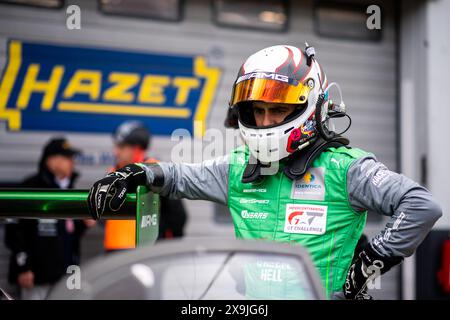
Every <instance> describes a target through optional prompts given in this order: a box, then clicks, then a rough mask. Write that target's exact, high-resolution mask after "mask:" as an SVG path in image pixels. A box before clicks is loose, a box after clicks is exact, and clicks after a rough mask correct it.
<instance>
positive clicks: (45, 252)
mask: <svg viewBox="0 0 450 320" xmlns="http://www.w3.org/2000/svg"><path fill="white" fill-rule="evenodd" d="M78 153H80V151H79V150H77V149H74V148H72V147H71V145H70V144H69V142H68V141H67V140H66V139H65V138H55V139H51V140H50V141H49V142H48V143H47V144H46V146H45V147H44V150H43V153H42V156H41V160H40V162H39V170H38V173H37V174H35V175H33V176H31V177H28V178H26V179H25V181H24V182H23V183H22V185H21V186H22V187H25V188H48V189H72V188H73V185H74V183H75V181H76V179H77V177H78V174H77V173H76V172H75V171H74V156H75V155H77V154H78ZM24 210H26V207H24ZM94 224H95V221H94V220H91V219H89V220H84V221H81V220H72V219H67V220H56V219H19V220H13V221H10V222H9V223H8V224H7V225H6V230H5V244H6V246H7V247H8V248H9V249H10V250H11V257H10V264H9V266H10V267H9V275H8V280H9V282H10V283H12V284H18V286H19V287H20V296H21V298H22V299H26V300H28V299H31V300H40V299H45V297H46V296H47V294H48V292H49V289H50V287H51V285H52V284H54V283H55V282H57V281H58V280H59V279H60V278H61V277H62V276H63V275H65V274H66V270H67V267H68V266H70V265H79V263H80V239H81V236H82V235H83V233H84V231H85V230H86V228H87V227H90V226H92V225H94Z"/></svg>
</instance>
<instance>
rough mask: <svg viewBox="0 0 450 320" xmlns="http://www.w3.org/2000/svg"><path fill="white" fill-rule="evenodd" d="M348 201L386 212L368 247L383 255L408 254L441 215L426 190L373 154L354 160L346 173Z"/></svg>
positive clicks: (402, 255)
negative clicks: (379, 228) (385, 219)
mask: <svg viewBox="0 0 450 320" xmlns="http://www.w3.org/2000/svg"><path fill="white" fill-rule="evenodd" d="M347 191H348V196H349V200H350V204H351V205H352V207H353V208H354V209H355V210H357V211H364V210H370V211H375V212H378V213H380V214H383V215H387V216H390V217H391V218H390V219H389V221H388V223H387V224H386V226H385V228H384V230H382V231H381V232H380V233H379V234H378V235H376V236H375V237H374V238H373V239H372V241H371V244H372V247H373V249H374V250H375V251H377V252H378V253H379V254H381V255H383V256H396V257H398V256H401V257H408V256H410V255H412V254H413V253H414V251H415V250H416V248H417V247H418V246H419V244H420V243H421V242H422V241H423V239H424V238H425V236H426V235H427V234H428V232H429V231H430V230H431V228H432V227H433V225H434V224H435V223H436V221H437V220H438V219H439V218H440V217H441V216H442V209H441V208H440V206H439V205H438V204H437V203H436V201H435V200H434V199H433V197H432V195H431V194H430V192H429V191H428V190H427V189H425V188H424V187H422V186H420V185H419V184H417V183H416V182H414V181H412V180H411V179H409V178H407V177H406V176H404V175H402V174H398V173H396V172H392V171H390V170H388V168H387V167H386V166H385V165H384V164H382V163H381V162H379V161H377V160H376V158H375V157H373V156H366V157H363V158H360V159H358V160H356V161H355V162H354V163H353V164H352V165H351V166H350V168H349V170H348V173H347Z"/></svg>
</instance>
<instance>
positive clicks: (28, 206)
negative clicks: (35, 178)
mask: <svg viewBox="0 0 450 320" xmlns="http://www.w3.org/2000/svg"><path fill="white" fill-rule="evenodd" d="M88 194H89V191H88V190H57V189H55V190H54V189H0V219H2V218H3V219H8V218H15V219H90V218H91V215H90V214H89V212H88V208H87V197H88ZM102 219H105V220H136V246H137V247H139V246H142V245H145V244H153V243H154V242H155V241H156V239H157V238H158V229H159V195H157V194H154V193H153V192H151V191H150V190H149V189H148V188H146V187H142V186H141V187H139V188H138V190H137V192H136V194H128V195H127V199H126V201H125V203H124V205H123V206H122V208H121V209H120V210H119V211H117V212H112V211H108V210H106V211H105V213H104V215H103V216H102Z"/></svg>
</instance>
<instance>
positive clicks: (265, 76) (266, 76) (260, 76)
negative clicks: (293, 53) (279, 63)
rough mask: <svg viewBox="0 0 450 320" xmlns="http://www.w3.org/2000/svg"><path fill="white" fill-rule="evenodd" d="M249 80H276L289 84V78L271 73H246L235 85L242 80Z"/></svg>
mask: <svg viewBox="0 0 450 320" xmlns="http://www.w3.org/2000/svg"><path fill="white" fill-rule="evenodd" d="M251 78H258V79H272V80H278V81H282V82H288V83H289V77H288V76H284V75H282V74H278V73H272V72H267V73H266V72H252V73H247V74H244V75H243V76H240V77H239V78H238V79H237V80H236V84H237V83H239V82H242V81H244V80H248V79H251Z"/></svg>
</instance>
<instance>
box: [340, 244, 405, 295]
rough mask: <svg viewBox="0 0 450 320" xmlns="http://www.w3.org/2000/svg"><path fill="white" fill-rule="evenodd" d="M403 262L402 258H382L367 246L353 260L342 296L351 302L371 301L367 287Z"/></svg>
mask: <svg viewBox="0 0 450 320" xmlns="http://www.w3.org/2000/svg"><path fill="white" fill-rule="evenodd" d="M402 261H403V258H402V257H383V256H381V255H380V254H378V253H377V252H376V251H375V250H373V249H372V247H371V245H370V244H367V245H366V246H365V248H364V250H362V251H361V253H360V254H359V256H358V257H356V258H355V259H354V260H353V263H352V265H351V266H350V269H349V270H348V272H347V278H346V280H345V284H344V288H343V289H344V295H345V298H346V299H351V300H371V299H372V297H371V296H370V295H369V294H368V293H367V285H368V284H369V283H370V282H371V281H373V280H374V279H375V278H376V277H377V276H380V275H382V274H384V273H386V272H387V271H389V270H390V269H391V268H392V267H393V266H395V265H397V264H399V263H400V262H402Z"/></svg>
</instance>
